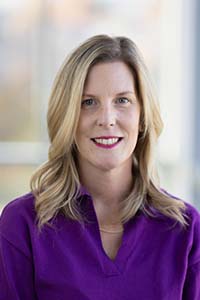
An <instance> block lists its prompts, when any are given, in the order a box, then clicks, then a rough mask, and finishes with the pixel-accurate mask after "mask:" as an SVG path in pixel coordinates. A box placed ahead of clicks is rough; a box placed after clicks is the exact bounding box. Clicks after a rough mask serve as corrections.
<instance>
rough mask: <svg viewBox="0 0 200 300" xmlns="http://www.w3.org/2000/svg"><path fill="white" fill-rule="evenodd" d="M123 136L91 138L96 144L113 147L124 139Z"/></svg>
mask: <svg viewBox="0 0 200 300" xmlns="http://www.w3.org/2000/svg"><path fill="white" fill-rule="evenodd" d="M122 139H123V137H97V138H92V139H91V140H92V141H93V142H94V143H95V144H96V146H99V147H102V148H113V147H115V146H116V145H118V144H119V143H120V142H121V141H122Z"/></svg>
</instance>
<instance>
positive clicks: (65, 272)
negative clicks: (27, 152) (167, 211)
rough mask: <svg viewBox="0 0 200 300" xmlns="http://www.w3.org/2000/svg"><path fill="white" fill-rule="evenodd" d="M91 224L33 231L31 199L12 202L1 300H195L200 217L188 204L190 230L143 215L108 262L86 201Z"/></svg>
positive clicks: (1, 254)
mask: <svg viewBox="0 0 200 300" xmlns="http://www.w3.org/2000/svg"><path fill="white" fill-rule="evenodd" d="M77 201H79V203H80V207H81V209H83V210H84V211H85V213H86V214H87V216H88V219H89V222H85V223H79V222H77V221H74V220H71V219H67V218H66V217H64V216H63V215H61V214H59V215H58V216H57V217H56V218H55V219H54V220H52V224H53V225H54V227H53V228H51V227H49V226H46V225H45V226H44V228H43V229H42V232H41V233H39V232H38V230H37V226H36V213H35V210H34V197H33V195H32V194H31V193H29V194H26V195H24V196H22V197H20V198H18V199H15V200H13V201H12V202H10V203H9V204H8V205H7V206H6V207H5V208H4V210H3V212H2V215H1V218H0V300H36V299H37V300H51V299H53V300H67V299H69V300H106V299H111V300H181V299H184V300H200V215H199V213H198V211H197V210H196V209H195V208H194V207H193V206H191V205H190V204H188V203H186V206H187V214H188V215H189V217H190V226H189V227H188V228H187V230H184V229H182V227H181V226H180V225H179V224H178V223H176V224H175V223H174V221H173V220H172V219H170V218H168V217H166V216H163V215H161V214H158V215H157V218H151V217H147V216H146V215H144V214H143V213H142V212H141V211H139V212H138V213H137V215H136V216H135V217H134V218H132V219H131V220H129V221H128V222H127V223H126V224H125V227H124V234H123V239H122V244H121V246H120V248H119V251H118V253H117V256H116V257H115V259H114V260H111V259H110V258H109V257H108V256H107V254H106V253H105V251H104V249H103V246H102V242H101V238H100V233H99V227H98V221H97V217H96V213H95V210H94V206H93V201H92V198H91V197H90V195H88V194H87V193H85V194H83V195H82V196H81V197H80V198H79V199H77Z"/></svg>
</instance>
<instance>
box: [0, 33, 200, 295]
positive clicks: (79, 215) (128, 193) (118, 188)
mask: <svg viewBox="0 0 200 300" xmlns="http://www.w3.org/2000/svg"><path fill="white" fill-rule="evenodd" d="M48 130H49V137H50V147H49V159H48V161H47V162H46V163H45V164H44V165H43V166H41V167H40V168H39V170H38V171H37V172H36V173H35V174H34V176H33V177H32V180H31V193H29V194H26V195H24V196H22V197H19V198H18V199H15V200H14V201H12V202H11V203H9V204H8V205H7V206H6V207H5V208H4V210H3V213H2V216H1V222H0V233H1V235H0V236H1V240H0V270H1V281H0V290H1V296H0V297H1V298H0V299H2V300H11V299H12V300H15V299H16V300H17V299H18V300H19V299H20V300H22V299H23V300H25V299H39V300H40V299H41V300H46V299H54V300H66V299H70V300H73V299H80V300H82V299H88V300H89V299H90V300H100V299H113V300H118V299H120V300H122V299H123V300H130V299H131V300H139V299H140V300H143V299H144V300H146V299H148V300H151V299H153V300H156V299H159V300H164V299H167V300H168V299H170V300H178V299H188V300H189V299H190V300H197V299H200V216H199V213H198V212H197V210H196V209H195V208H194V207H193V206H191V205H189V204H188V203H186V202H184V201H182V200H180V199H177V198H175V197H173V196H171V195H170V194H168V193H167V192H166V191H164V190H163V189H161V188H160V185H159V180H158V176H157V173H156V168H155V161H154V148H155V145H156V141H157V138H158V136H159V135H160V133H161V130H162V121H161V118H160V114H159V107H158V103H157V101H156V100H155V97H154V95H153V93H152V88H151V84H150V81H149V79H148V74H147V70H146V67H145V65H144V63H143V59H142V57H141V55H140V53H139V51H138V49H137V47H136V45H135V44H134V43H133V42H132V41H131V40H130V39H128V38H125V37H109V36H106V35H99V36H94V37H92V38H90V39H88V40H87V41H86V42H84V43H83V44H82V45H80V46H79V47H78V48H77V49H76V50H74V51H73V52H72V53H71V55H69V56H68V58H67V60H66V61H65V62H64V64H63V66H62V67H61V69H60V71H59V73H58V75H57V77H56V80H55V84H54V87H53V90H52V94H51V98H50V102H49V109H48Z"/></svg>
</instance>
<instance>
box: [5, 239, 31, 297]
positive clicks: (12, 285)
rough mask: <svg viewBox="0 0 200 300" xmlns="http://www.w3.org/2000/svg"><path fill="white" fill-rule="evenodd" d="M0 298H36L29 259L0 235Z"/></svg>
mask: <svg viewBox="0 0 200 300" xmlns="http://www.w3.org/2000/svg"><path fill="white" fill-rule="evenodd" d="M0 291H1V292H0V300H25V299H27V300H36V299H37V296H36V294H35V291H34V272H33V266H32V263H31V261H30V259H29V258H28V257H27V256H26V255H25V254H24V253H22V252H21V251H20V250H19V249H18V248H16V246H14V245H13V244H11V243H10V242H9V241H8V240H6V239H5V238H4V237H2V235H0Z"/></svg>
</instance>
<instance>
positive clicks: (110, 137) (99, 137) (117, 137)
mask: <svg viewBox="0 0 200 300" xmlns="http://www.w3.org/2000/svg"><path fill="white" fill-rule="evenodd" d="M119 138H122V136H116V135H109V136H108V135H106V136H96V137H94V138H92V139H91V140H93V139H119Z"/></svg>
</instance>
